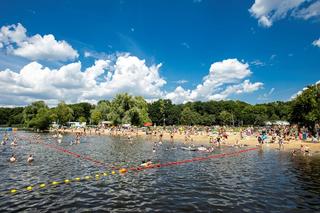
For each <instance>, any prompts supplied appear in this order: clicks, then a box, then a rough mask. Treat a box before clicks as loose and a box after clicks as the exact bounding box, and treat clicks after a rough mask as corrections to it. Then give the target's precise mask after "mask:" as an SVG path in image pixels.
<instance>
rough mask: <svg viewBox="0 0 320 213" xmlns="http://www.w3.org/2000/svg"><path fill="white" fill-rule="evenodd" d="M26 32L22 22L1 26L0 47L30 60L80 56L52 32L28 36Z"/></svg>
mask: <svg viewBox="0 0 320 213" xmlns="http://www.w3.org/2000/svg"><path fill="white" fill-rule="evenodd" d="M26 33H27V30H26V28H24V27H23V26H22V24H20V23H18V24H17V25H9V26H3V27H1V29H0V48H4V49H5V50H6V51H7V52H8V53H9V54H13V55H17V56H20V57H24V58H27V59H30V60H48V61H67V60H74V59H76V58H77V57H78V56H79V55H78V53H77V51H76V50H74V49H73V48H72V47H71V45H70V44H68V43H67V42H66V41H63V40H62V41H58V40H56V39H55V37H54V36H53V35H52V34H48V35H44V36H41V35H39V34H36V35H34V36H31V37H28V36H27V34H26Z"/></svg>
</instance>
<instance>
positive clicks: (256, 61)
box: [250, 59, 266, 67]
mask: <svg viewBox="0 0 320 213" xmlns="http://www.w3.org/2000/svg"><path fill="white" fill-rule="evenodd" d="M250 64H252V65H255V66H261V67H263V66H265V65H266V63H264V62H262V61H260V60H259V59H257V60H254V61H251V62H250Z"/></svg>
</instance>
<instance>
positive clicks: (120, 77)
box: [0, 54, 263, 105]
mask: <svg viewBox="0 0 320 213" xmlns="http://www.w3.org/2000/svg"><path fill="white" fill-rule="evenodd" d="M160 67H161V64H154V65H151V66H147V65H146V63H145V60H140V59H139V58H137V57H135V56H131V55H129V54H123V55H118V56H117V57H116V58H115V59H114V60H113V59H112V60H109V59H106V60H96V61H95V64H94V65H92V66H90V67H88V68H87V69H83V68H82V65H81V62H74V63H69V64H67V65H64V66H62V67H60V68H58V69H50V68H48V67H44V66H43V65H41V64H40V63H38V62H32V63H29V64H27V65H26V66H24V67H23V68H22V69H21V70H20V71H19V72H13V71H11V70H9V69H6V70H4V71H0V82H1V84H0V90H1V94H0V105H26V104H29V103H31V102H32V101H36V100H45V101H46V102H47V103H48V104H50V105H55V104H57V103H58V101H59V100H64V101H66V102H68V103H74V102H80V101H88V102H92V103H95V102H96V101H98V100H101V99H110V98H112V97H114V96H115V95H116V94H117V93H121V92H128V93H129V94H132V95H141V96H143V97H144V98H146V99H147V100H154V99H158V98H169V99H172V100H173V101H174V102H175V103H182V102H186V101H196V100H221V99H226V98H228V97H229V96H230V95H233V94H242V93H250V92H253V91H255V90H258V89H260V88H261V87H262V85H263V84H262V83H261V82H256V83H251V82H250V81H249V80H248V79H246V78H247V77H249V76H250V74H251V71H250V70H249V65H248V64H246V63H242V62H239V61H238V60H237V59H227V60H224V61H221V62H216V63H213V64H212V65H211V67H210V72H209V74H208V75H207V76H205V77H204V78H203V82H202V83H201V84H199V85H198V86H197V87H196V88H195V89H193V90H186V89H184V88H182V87H181V86H178V87H177V88H176V89H175V90H174V91H172V92H166V91H165V90H164V89H163V86H164V85H165V84H166V81H165V80H164V79H163V78H162V77H161V76H160V73H159V72H160Z"/></svg>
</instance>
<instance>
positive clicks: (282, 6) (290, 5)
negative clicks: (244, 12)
mask: <svg viewBox="0 0 320 213" xmlns="http://www.w3.org/2000/svg"><path fill="white" fill-rule="evenodd" d="M249 12H250V13H251V15H252V16H254V17H255V18H257V19H258V22H259V24H260V25H262V26H263V27H271V26H272V24H273V23H274V22H275V21H278V20H280V19H283V18H285V17H287V16H294V17H296V18H302V19H305V20H307V19H310V18H313V17H316V16H319V15H320V2H318V1H310V0H255V2H254V4H253V5H252V6H251V8H250V9H249Z"/></svg>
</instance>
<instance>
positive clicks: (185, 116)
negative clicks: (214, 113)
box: [181, 107, 200, 125]
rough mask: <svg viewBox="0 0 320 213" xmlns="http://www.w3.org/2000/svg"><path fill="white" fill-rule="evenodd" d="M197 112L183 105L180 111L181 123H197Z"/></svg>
mask: <svg viewBox="0 0 320 213" xmlns="http://www.w3.org/2000/svg"><path fill="white" fill-rule="evenodd" d="M199 116H200V115H199V114H198V113H197V112H194V111H192V110H191V109H190V108H189V107H185V108H184V109H183V110H182V112H181V123H182V124H184V125H195V124H197V123H198V119H199Z"/></svg>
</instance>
